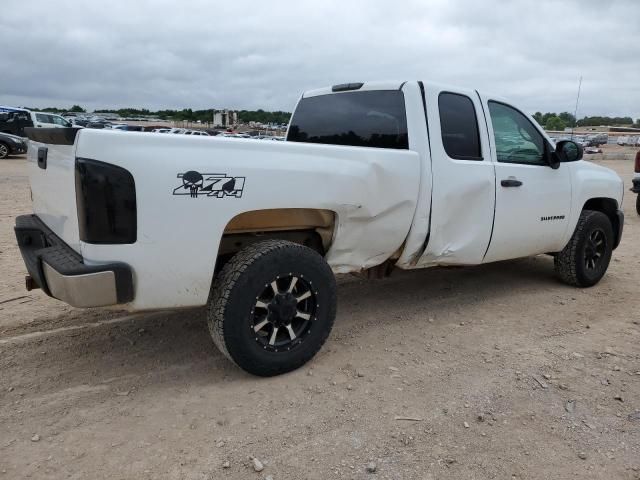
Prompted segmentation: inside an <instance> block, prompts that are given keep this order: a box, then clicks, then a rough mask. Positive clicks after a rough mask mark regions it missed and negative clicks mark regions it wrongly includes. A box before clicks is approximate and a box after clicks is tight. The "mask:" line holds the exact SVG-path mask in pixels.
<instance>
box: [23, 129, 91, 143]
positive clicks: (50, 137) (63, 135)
mask: <svg viewBox="0 0 640 480" xmlns="http://www.w3.org/2000/svg"><path fill="white" fill-rule="evenodd" d="M79 130H80V128H78V127H68V128H67V127H65V128H35V127H26V128H25V129H24V133H25V135H26V136H27V137H28V138H29V140H33V141H34V142H40V143H48V144H49V145H73V143H74V142H75V141H76V135H77V134H78V131H79Z"/></svg>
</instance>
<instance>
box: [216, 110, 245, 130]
mask: <svg viewBox="0 0 640 480" xmlns="http://www.w3.org/2000/svg"><path fill="white" fill-rule="evenodd" d="M238 123H240V122H239V119H238V112H236V111H233V110H214V111H213V125H214V126H215V127H224V128H227V127H232V126H234V125H238Z"/></svg>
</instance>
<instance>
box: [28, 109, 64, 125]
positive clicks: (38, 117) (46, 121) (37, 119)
mask: <svg viewBox="0 0 640 480" xmlns="http://www.w3.org/2000/svg"><path fill="white" fill-rule="evenodd" d="M29 113H30V114H31V120H32V121H33V126H34V127H40V128H65V127H72V126H73V125H72V124H71V122H69V121H68V120H65V119H64V118H63V117H62V116H60V115H56V114H54V113H47V112H29Z"/></svg>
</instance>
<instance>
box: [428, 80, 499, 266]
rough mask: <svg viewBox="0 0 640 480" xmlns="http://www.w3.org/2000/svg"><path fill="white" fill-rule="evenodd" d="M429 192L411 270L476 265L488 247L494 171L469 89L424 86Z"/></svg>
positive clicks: (477, 107)
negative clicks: (424, 234)
mask: <svg viewBox="0 0 640 480" xmlns="http://www.w3.org/2000/svg"><path fill="white" fill-rule="evenodd" d="M425 87H426V88H425V101H426V106H427V118H428V123H429V137H430V144H431V159H432V174H433V191H432V203H431V205H432V206H431V226H430V234H429V240H428V243H427V246H426V249H425V252H424V254H423V255H422V257H421V258H420V260H419V261H418V263H417V266H427V265H430V264H431V265H432V264H478V263H481V262H482V258H483V256H484V254H485V252H486V250H487V246H488V245H489V238H490V237H491V227H492V222H493V213H494V212H493V210H494V201H495V173H494V167H493V164H492V163H491V161H490V154H489V140H488V133H487V128H486V123H485V120H484V118H483V114H482V106H481V104H480V101H479V99H478V97H477V95H476V94H475V92H473V91H472V90H455V91H453V90H451V89H448V90H443V89H441V88H438V87H437V86H433V85H425Z"/></svg>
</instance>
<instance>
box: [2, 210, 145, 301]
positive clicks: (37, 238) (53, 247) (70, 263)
mask: <svg viewBox="0 0 640 480" xmlns="http://www.w3.org/2000/svg"><path fill="white" fill-rule="evenodd" d="M14 230H15V234H16V240H17V241H18V247H19V248H20V253H21V255H22V258H23V260H24V264H25V266H26V267H27V271H28V272H29V275H31V277H32V278H33V279H34V280H35V282H36V283H37V284H38V286H39V287H40V288H41V289H42V290H43V291H44V292H45V293H46V294H47V295H49V296H52V295H51V291H50V290H49V287H48V286H47V282H46V280H45V276H44V272H43V270H42V262H43V261H45V262H46V263H47V264H48V265H49V266H51V267H52V268H53V269H54V270H56V271H57V272H58V273H60V274H61V275H65V276H74V275H86V274H89V273H98V272H113V274H114V276H115V282H116V296H117V299H118V303H127V302H130V301H132V300H133V275H132V273H131V267H129V265H127V264H125V263H121V262H113V263H108V264H104V265H85V264H84V263H83V260H82V256H81V255H80V254H79V253H78V252H76V251H75V250H73V249H72V248H71V247H70V246H69V245H67V244H66V243H65V242H64V241H63V240H61V239H60V238H59V237H58V236H57V235H56V234H55V233H53V232H52V231H51V229H50V228H49V227H47V226H46V225H45V224H44V223H43V222H42V220H40V219H39V218H38V217H37V216H36V215H21V216H19V217H17V218H16V225H15V227H14Z"/></svg>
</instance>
